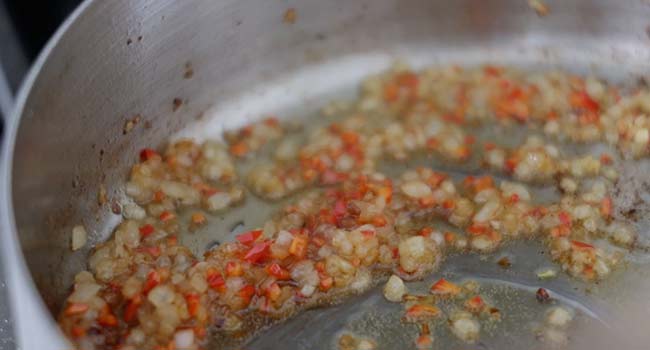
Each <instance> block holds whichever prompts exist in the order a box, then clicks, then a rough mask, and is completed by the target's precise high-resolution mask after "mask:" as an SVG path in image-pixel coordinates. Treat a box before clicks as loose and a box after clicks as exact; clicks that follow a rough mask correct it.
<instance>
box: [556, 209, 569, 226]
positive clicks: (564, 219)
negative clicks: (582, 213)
mask: <svg viewBox="0 0 650 350" xmlns="http://www.w3.org/2000/svg"><path fill="white" fill-rule="evenodd" d="M557 217H558V219H560V222H561V223H562V225H566V226H571V214H569V213H567V212H566V211H561V212H559V213H558V214H557Z"/></svg>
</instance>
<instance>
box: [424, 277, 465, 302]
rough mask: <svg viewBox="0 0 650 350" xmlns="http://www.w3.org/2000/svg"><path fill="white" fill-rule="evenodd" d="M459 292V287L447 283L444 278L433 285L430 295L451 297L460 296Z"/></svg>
mask: <svg viewBox="0 0 650 350" xmlns="http://www.w3.org/2000/svg"><path fill="white" fill-rule="evenodd" d="M460 292H461V289H460V287H459V286H457V285H455V284H454V283H451V282H449V281H447V280H446V279H444V278H441V279H439V280H438V282H436V283H434V284H433V286H431V294H434V295H438V296H450V297H453V296H456V295H458V294H460Z"/></svg>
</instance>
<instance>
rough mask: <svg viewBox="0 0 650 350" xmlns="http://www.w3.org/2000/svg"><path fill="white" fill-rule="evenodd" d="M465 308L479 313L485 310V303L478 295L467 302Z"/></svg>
mask: <svg viewBox="0 0 650 350" xmlns="http://www.w3.org/2000/svg"><path fill="white" fill-rule="evenodd" d="M465 308H466V309H467V310H468V311H470V312H475V313H479V312H481V311H483V309H484V308H485V302H483V299H482V298H481V297H480V296H478V295H477V296H475V297H473V298H471V299H469V300H467V301H466V302H465Z"/></svg>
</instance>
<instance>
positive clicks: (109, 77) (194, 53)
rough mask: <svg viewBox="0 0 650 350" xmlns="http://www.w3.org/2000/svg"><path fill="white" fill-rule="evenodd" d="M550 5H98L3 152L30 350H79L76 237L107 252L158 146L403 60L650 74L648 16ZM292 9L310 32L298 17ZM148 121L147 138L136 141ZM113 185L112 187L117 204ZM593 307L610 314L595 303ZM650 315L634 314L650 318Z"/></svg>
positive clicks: (378, 1) (467, 1)
mask: <svg viewBox="0 0 650 350" xmlns="http://www.w3.org/2000/svg"><path fill="white" fill-rule="evenodd" d="M547 4H548V6H549V8H550V14H548V15H547V16H545V17H539V16H538V15H537V14H536V13H535V12H534V11H533V10H532V9H531V8H530V7H529V5H528V3H527V2H526V1H525V0H512V1H509V0H494V1H486V0H457V1H436V0H400V1H392V0H367V1H363V0H358V1H357V0H355V1H351V0H328V1H322V0H321V1H312V0H309V1H306V0H303V1H291V0H263V1H262V0H238V1H234V0H222V1H214V0H191V1H190V0H187V1H172V0H113V1H99V0H88V1H86V2H84V3H83V5H82V6H80V8H78V9H77V10H76V11H75V12H74V14H73V15H72V16H71V17H70V18H69V19H68V20H67V21H66V22H65V23H64V25H63V26H62V28H61V29H60V30H59V31H58V32H57V34H56V35H55V36H54V38H53V39H52V40H51V41H50V42H49V44H48V45H47V47H46V48H45V49H44V51H43V53H42V54H41V55H40V57H39V59H38V61H37V62H36V63H35V65H34V67H33V68H32V70H31V73H30V74H29V76H28V78H27V79H26V81H25V83H24V85H23V88H22V90H21V92H20V95H19V96H18V98H17V103H16V107H15V110H14V114H13V118H10V120H8V125H7V128H6V134H5V137H4V140H3V147H2V170H1V171H2V172H1V173H0V183H1V185H2V189H1V190H0V193H1V195H2V196H3V198H2V200H0V215H1V216H0V221H1V222H0V223H1V225H2V258H3V262H4V267H5V268H6V270H7V274H8V286H9V288H10V291H11V296H12V300H13V303H12V305H13V310H12V311H13V321H14V322H15V328H16V329H17V337H18V341H19V343H20V345H21V346H22V348H24V349H39V350H45V349H55V350H61V349H63V348H64V347H65V343H64V340H63V338H62V336H61V335H60V334H59V332H58V331H57V329H56V327H55V324H54V321H53V320H54V318H53V315H54V312H56V310H58V308H59V307H60V305H61V303H62V301H63V297H64V295H65V294H66V293H67V292H68V290H69V286H70V285H71V279H72V276H74V274H75V273H76V272H78V271H79V270H81V269H82V268H83V267H84V262H85V259H86V257H87V254H88V250H82V251H79V252H75V253H72V252H71V250H70V249H69V235H70V230H71V227H72V226H74V225H76V224H78V223H83V224H84V225H86V227H87V228H88V229H89V232H91V235H90V239H91V243H96V242H101V241H102V240H104V239H106V238H107V237H108V235H109V234H110V233H111V228H112V227H113V226H114V225H115V223H116V222H117V220H119V216H118V215H116V214H114V213H113V212H112V210H111V209H112V208H111V207H112V203H113V201H117V202H119V200H120V199H121V198H122V197H123V193H121V192H120V191H119V189H120V183H122V182H123V180H124V179H125V176H126V172H127V169H128V168H129V166H130V164H131V163H132V162H133V155H134V154H136V153H135V152H136V150H138V149H140V148H142V147H144V146H152V145H153V146H155V145H159V144H160V143H161V142H163V141H164V140H165V139H166V138H168V137H169V136H170V135H172V134H174V133H177V132H183V133H185V134H191V135H195V136H205V135H206V134H207V133H215V132H217V131H218V130H220V128H222V127H224V126H226V127H227V126H233V125H239V124H242V123H244V122H246V121H248V120H251V119H254V118H257V117H260V116H261V115H262V113H267V112H280V113H282V114H285V115H288V114H299V113H302V112H308V111H314V110H316V109H317V108H318V107H319V106H322V105H323V104H324V103H325V102H326V101H327V100H328V99H330V98H332V97H335V96H337V95H340V94H344V93H346V92H352V91H353V90H352V88H353V87H354V84H355V83H357V82H358V81H359V79H360V78H361V77H363V76H364V75H367V74H369V73H371V72H376V71H379V70H381V69H383V68H386V67H387V66H388V65H389V64H390V63H391V62H393V61H394V60H395V59H398V58H399V59H405V60H407V61H409V62H410V63H412V64H414V65H416V66H421V65H423V64H435V63H439V64H449V63H458V64H476V63H482V62H496V63H501V64H514V65H519V66H524V67H530V68H538V67H542V66H559V67H563V68H567V69H570V70H573V71H579V72H595V73H597V74H600V75H604V76H606V77H608V78H610V79H612V80H618V81H622V80H630V79H636V77H639V76H643V75H644V74H647V73H648V72H650V70H649V68H650V37H649V35H650V27H649V26H650V3H648V2H647V1H644V0H626V1H622V0H619V1H608V0H591V1H588V0H586V1H576V0H571V1H569V0H562V1H561V0H557V1H547ZM289 8H293V9H295V11H296V14H297V16H296V20H295V23H290V22H288V21H286V20H283V18H284V14H285V11H286V10H287V9H289ZM190 69H191V70H192V71H193V75H192V76H191V78H188V76H189V75H190V74H186V73H187V71H188V70H190ZM174 99H180V100H182V102H183V103H182V105H181V106H180V108H174V103H173V101H174ZM134 115H140V116H141V117H142V121H141V124H139V126H138V127H136V128H135V129H134V130H133V131H131V132H130V133H128V134H126V135H124V134H123V132H122V130H123V125H124V123H125V121H126V120H127V119H129V118H132V117H133V116H134ZM145 124H147V125H150V127H149V128H145V127H143V126H144V125H145ZM100 186H104V187H105V188H106V189H108V190H109V192H108V198H109V201H108V203H106V204H102V205H100V204H98V201H97V193H98V190H99V188H100ZM249 213H250V212H249ZM240 214H241V215H245V211H240ZM247 218H248V219H249V221H248V222H247V223H246V224H247V225H249V224H250V225H254V222H255V219H254V218H252V219H251V218H249V217H247ZM226 232H227V231H224V233H226ZM216 238H221V237H215V236H214V235H213V236H209V235H204V236H200V237H198V238H196V240H195V242H194V243H193V244H194V246H195V247H197V249H199V248H200V247H203V246H204V245H205V244H208V243H209V242H210V240H211V239H216ZM89 246H90V245H89ZM465 263H466V262H462V261H461V262H458V263H457V264H455V265H453V266H452V268H455V269H457V270H459V271H460V272H458V271H457V272H458V273H461V274H462V273H465V274H474V275H476V274H478V275H481V274H483V276H487V277H490V276H491V275H490V272H489V271H482V270H480V269H476V266H480V265H481V264H480V263H476V264H472V263H469V265H463V264H465ZM462 266H466V267H465V270H462V269H463V268H462ZM461 270H462V271H461ZM638 276H640V275H638ZM631 280H635V281H640V280H642V278H632V279H631ZM518 281H519V282H521V283H524V284H525V282H526V281H521V280H518ZM621 281H623V280H621ZM617 283H618V282H617ZM621 283H622V282H621ZM626 283H627V282H626ZM557 288H558V290H562V288H567V287H566V286H564V287H563V286H560V285H559V286H558V287H557ZM634 288H643V286H640V287H634ZM635 290H636V289H635ZM569 291H570V290H569ZM645 291H646V292H647V293H650V288H648V289H645ZM567 293H568V294H566V296H567V298H568V299H571V300H573V299H572V296H571V294H570V293H569V292H567ZM646 295H648V294H646ZM373 298H375V299H376V295H373V294H372V293H371V294H370V295H366V296H362V297H360V299H357V300H356V301H357V302H353V304H344V305H343V306H341V307H338V308H335V309H331V310H327V311H317V312H311V313H308V314H306V316H301V318H298V319H297V321H293V322H291V323H289V324H288V325H286V326H283V328H282V327H281V328H278V329H275V330H272V331H271V332H270V333H269V335H268V338H262V340H261V341H258V342H257V343H255V344H256V346H258V347H260V348H298V347H300V346H302V347H303V348H320V347H323V348H328V347H329V346H330V345H331V338H332V332H334V330H336V329H337V327H338V326H336V325H343V324H344V323H345V322H343V321H342V320H347V319H349V317H350V315H352V314H354V313H355V312H362V311H363V308H361V309H359V308H360V306H359V305H362V306H364V305H365V308H366V309H367V308H379V309H380V307H381V305H382V304H381V302H380V301H376V300H375V299H373ZM576 298H578V297H576ZM643 299H648V298H642V297H639V300H640V301H641V300H643ZM373 300H375V301H376V302H375V301H373ZM359 301H363V302H362V303H360V302H359ZM646 303H648V302H647V301H646ZM583 304H584V305H582V304H581V305H582V306H584V307H585V308H586V309H592V308H595V309H598V307H599V306H598V300H595V301H594V302H593V303H590V302H585V303H583ZM346 305H347V306H346ZM648 305H649V304H644V305H642V306H641V307H639V308H634V309H635V310H637V311H638V312H640V314H639V315H640V316H644V315H646V316H647V315H648V314H650V312H648ZM621 310H623V309H621ZM599 312H600V311H599ZM639 315H637V316H639ZM346 317H347V318H346ZM630 318H633V317H632V316H630ZM314 320H316V321H314ZM336 322H339V323H340V324H339V323H336ZM305 323H307V324H309V325H311V326H310V327H302V326H301V325H302V324H305ZM313 326H317V327H316V328H317V329H319V330H322V331H320V332H315V331H314V328H315V327H313ZM292 327H293V328H292ZM608 327H610V328H612V327H613V328H616V325H609V326H608ZM643 335H645V337H646V339H647V338H648V335H646V334H642V333H641V336H643ZM264 339H268V340H264ZM271 341H276V342H277V343H272V342H271ZM274 344H275V345H274ZM484 346H488V347H489V344H488V345H485V344H484ZM513 346H514V345H513Z"/></svg>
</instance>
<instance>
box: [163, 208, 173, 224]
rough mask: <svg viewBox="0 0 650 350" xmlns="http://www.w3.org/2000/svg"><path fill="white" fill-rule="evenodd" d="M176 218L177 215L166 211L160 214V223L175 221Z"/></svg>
mask: <svg viewBox="0 0 650 350" xmlns="http://www.w3.org/2000/svg"><path fill="white" fill-rule="evenodd" d="M175 217H176V215H174V213H172V212H170V211H167V210H165V211H163V212H162V213H161V214H160V221H162V222H167V221H169V220H172V219H174V218H175Z"/></svg>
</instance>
